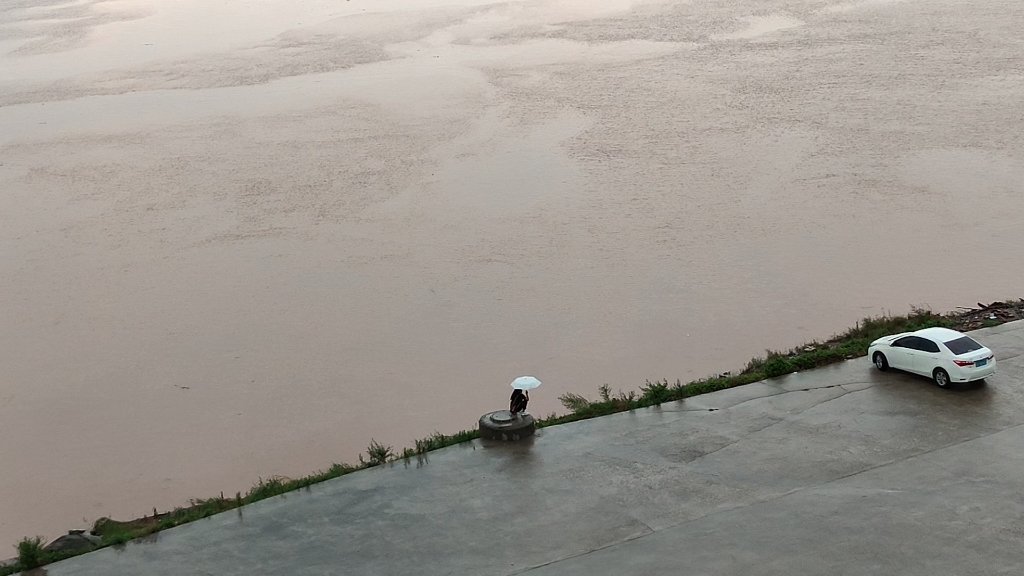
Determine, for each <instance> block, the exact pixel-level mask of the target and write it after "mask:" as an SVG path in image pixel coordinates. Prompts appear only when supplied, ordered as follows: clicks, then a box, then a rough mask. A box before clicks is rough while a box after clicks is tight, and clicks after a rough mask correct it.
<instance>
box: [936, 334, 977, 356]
mask: <svg viewBox="0 0 1024 576" xmlns="http://www.w3.org/2000/svg"><path fill="white" fill-rule="evenodd" d="M945 344H946V348H949V351H950V352H952V353H953V354H956V355H957V356H959V355H961V354H967V353H968V352H974V351H975V350H981V349H982V348H984V346H982V345H981V344H978V343H977V342H975V341H974V340H972V339H971V338H970V337H969V336H964V337H963V338H957V339H956V340H950V341H949V342H946V343H945Z"/></svg>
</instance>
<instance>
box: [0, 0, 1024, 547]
mask: <svg viewBox="0 0 1024 576" xmlns="http://www.w3.org/2000/svg"><path fill="white" fill-rule="evenodd" d="M1022 24H1024V4H1021V3H1020V2H1016V1H1014V0H984V1H980V2H974V3H972V4H971V6H965V5H964V3H963V2H959V1H955V0H904V1H900V2H897V1H890V2H886V1H879V0H872V1H865V2H834V1H831V0H793V1H773V2H768V1H759V0H743V1H739V0H735V1H714V2H692V3H687V2H672V1H638V2H632V1H628V0H586V1H584V0H573V1H566V0H552V1H547V2H544V1H525V2H503V3H498V2H488V1H484V0H479V1H455V2H450V1H446V2H440V1H437V0H427V1H416V2H412V1H410V0H389V1H386V0H374V1H373V2H369V1H367V0H352V1H346V2H333V1H320V0H314V1H304V2H294V1H285V0H260V1H254V0H247V1H244V2H243V1H241V0H231V1H227V2H219V3H212V4H211V3H209V2H205V1H200V0H173V1H172V0H118V1H106V2H101V1H94V0H82V1H77V2H71V3H59V2H55V1H50V0H11V1H5V2H4V4H3V5H2V6H0V544H2V543H4V542H8V543H13V542H15V541H16V540H17V539H19V538H20V537H22V536H26V535H32V534H41V535H45V536H48V537H54V536H56V535H58V534H59V533H60V532H61V531H62V530H64V529H67V528H71V527H75V526H78V525H82V524H84V523H85V522H86V521H92V520H94V519H95V518H97V517H99V516H112V517H115V518H122V519H125V518H129V517H134V516H138V515H141V514H144V513H146V512H148V511H151V510H152V508H153V507H154V506H156V507H157V508H158V509H160V510H166V509H168V508H170V507H173V506H175V505H182V504H185V503H186V502H187V500H188V499H189V498H193V497H205V496H209V495H213V494H217V493H219V492H221V491H224V492H225V493H228V494H233V493H234V492H235V491H239V490H241V491H243V492H244V491H245V490H246V489H248V487H249V486H250V485H251V484H252V483H253V482H254V481H255V480H256V479H257V478H259V477H263V478H267V477H269V476H272V475H284V476H300V475H303V474H306V473H309V472H312V471H313V470H315V469H318V468H322V467H326V466H327V465H329V464H330V463H331V462H333V461H349V462H353V461H355V459H356V455H357V454H358V453H359V452H360V451H362V450H363V449H365V447H366V445H367V444H368V443H369V440H370V438H375V439H377V440H379V441H383V442H384V443H386V444H391V445H394V446H396V447H402V446H407V445H411V444H412V440H413V438H417V437H423V436H426V435H428V434H430V433H431V432H432V431H434V430H439V431H442V432H454V431H456V430H459V429H463V428H469V427H471V426H473V425H474V423H475V420H476V418H477V417H478V416H479V415H480V414H481V413H484V412H486V411H489V410H492V409H497V408H499V407H501V406H502V405H503V403H504V402H506V401H507V391H508V389H507V382H508V381H510V380H511V379H512V378H514V377H516V376H519V375H521V374H533V375H535V376H537V377H539V378H540V379H541V380H542V381H544V387H543V388H542V389H541V390H539V391H538V393H536V394H534V395H533V396H534V401H533V403H532V404H531V411H532V412H534V413H535V414H546V413H549V412H552V411H555V410H561V407H560V406H559V405H558V402H557V400H556V398H557V396H558V395H559V394H561V393H563V392H566V391H574V392H577V393H581V394H585V395H588V396H592V397H593V396H596V391H597V387H598V386H599V385H601V384H603V383H608V384H610V385H611V386H612V387H613V388H623V389H630V388H633V387H635V386H637V385H639V384H642V383H643V382H644V380H645V379H648V378H649V379H655V378H662V377H666V378H670V379H673V380H674V379H676V378H681V379H683V380H688V379H693V378H697V377H702V376H705V375H708V374H710V373H713V372H721V371H724V370H729V369H735V368H737V367H739V366H740V365H742V363H743V362H745V361H746V360H747V359H749V358H750V357H752V356H755V355H757V354H759V353H762V352H763V350H764V349H765V348H766V347H780V348H781V347H786V346H790V345H795V344H797V343H800V342H802V341H805V340H807V339H812V338H819V337H827V336H829V335H830V334H832V333H834V332H836V331H840V330H842V329H844V328H846V327H847V326H849V325H851V324H852V323H853V322H854V321H855V320H856V319H858V318H860V317H863V316H865V315H871V314H878V313H881V312H883V311H885V310H891V311H893V312H894V313H902V312H905V311H907V309H908V308H909V306H911V305H927V306H931V307H933V308H935V309H939V310H945V309H949V308H952V307H954V306H957V305H970V304H973V303H974V302H976V301H978V300H986V301H987V300H995V299H1002V298H1010V297H1024V290H1022V286H1024V265H1022V264H1021V262H1022V260H1021V249H1022V247H1024V199H1022V196H1021V194H1022V190H1024V148H1022V147H1021V146H1020V142H1024V42H1022V41H1021V39H1020V33H1019V30H1020V27H1021V25H1022ZM2 545H4V546H6V544H2ZM4 556H5V554H3V553H2V552H0V557H4Z"/></svg>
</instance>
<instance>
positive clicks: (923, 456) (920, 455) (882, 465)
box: [513, 389, 1024, 574]
mask: <svg viewBox="0 0 1024 576" xmlns="http://www.w3.org/2000/svg"><path fill="white" fill-rule="evenodd" d="M865 390H866V389H865ZM773 396H774V394H773ZM772 426H774V424H772ZM1020 427H1024V423H1022V424H1016V425H1013V426H1010V427H1008V428H1004V429H1002V430H998V431H995V432H992V433H991V434H982V435H980V436H975V437H973V438H967V439H965V440H961V441H959V442H953V443H952V444H947V445H945V446H940V447H938V448H933V449H931V450H925V451H923V452H921V453H918V454H912V455H910V456H907V457H904V458H899V459H896V460H889V461H886V462H881V463H879V464H876V465H874V466H869V467H867V468H864V469H862V470H858V471H856V472H851V473H849V474H844V475H842V476H839V477H836V478H833V479H831V480H828V481H826V482H821V483H819V484H814V485H811V486H802V487H798V488H794V489H792V490H789V491H787V492H784V493H782V494H778V495H776V496H772V497H770V498H765V499H763V500H756V501H754V502H749V503H747V504H743V505H741V506H735V507H732V508H727V509H722V510H716V511H714V512H710V513H708V514H704V515H702V516H698V517H696V518H690V519H688V520H684V521H682V522H677V523H675V524H669V525H667V526H664V527H662V528H661V529H659V530H656V531H654V530H652V531H651V532H648V533H646V534H638V535H636V536H632V537H628V538H625V539H622V540H620V541H617V542H611V543H609V544H607V545H605V546H601V547H598V548H594V549H593V550H588V551H587V552H583V553H580V554H573V555H571V556H566V557H564V558H558V559H556V560H552V561H550V562H545V563H543V564H538V565H536V566H531V567H529V568H526V569H524V570H522V571H520V572H514V573H513V574H521V573H525V572H530V571H532V570H536V569H538V568H543V567H546V566H550V565H552V564H557V563H559V562H563V561H565V560H572V559H574V558H579V557H581V556H586V555H587V554H591V553H593V552H597V551H599V550H604V549H607V548H613V547H615V546H619V545H621V544H625V543H627V542H632V541H633V540H639V539H641V538H645V537H647V536H650V535H651V534H656V533H658V532H661V531H663V530H669V529H672V528H677V527H679V526H685V525H686V524H690V523H692V522H697V521H699V520H703V519H705V518H711V517H713V516H717V515H719V514H725V513H728V512H733V511H736V510H742V509H744V508H750V507H752V506H757V505H760V504H767V503H769V502H774V501H775V500H779V499H782V498H786V497H788V496H792V495H793V494H799V493H802V492H806V491H807V490H813V489H816V488H821V487H823V486H828V485H829V484H833V483H835V482H839V481H841V480H846V479H847V478H853V477H854V476H858V475H860V474H864V473H866V472H872V471H874V470H879V469H881V468H885V467H887V466H891V465H893V464H896V463H899V462H905V461H907V460H912V459H917V458H920V459H921V460H923V461H924V462H926V463H928V464H929V465H930V466H933V467H937V468H940V469H943V468H942V467H940V466H937V465H935V464H934V463H933V462H932V461H931V460H928V459H927V458H926V456H927V455H928V454H931V453H933V452H938V451H940V450H946V449H947V448H952V447H954V446H959V445H961V444H966V443H968V442H974V441H976V440H980V439H982V438H986V437H988V436H992V435H994V434H998V433H1000V432H1006V431H1009V430H1013V429H1015V428H1020ZM757 432H760V430H758V431H756V432H754V433H755V434H756V433H757ZM716 452H717V450H716ZM695 460H696V459H695ZM943 470H944V469H943ZM944 471H946V472H947V473H949V471H948V470H944Z"/></svg>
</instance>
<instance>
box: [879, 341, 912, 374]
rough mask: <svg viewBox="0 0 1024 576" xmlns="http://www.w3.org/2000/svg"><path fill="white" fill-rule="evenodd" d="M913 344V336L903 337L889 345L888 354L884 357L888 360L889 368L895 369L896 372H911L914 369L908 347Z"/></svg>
mask: <svg viewBox="0 0 1024 576" xmlns="http://www.w3.org/2000/svg"><path fill="white" fill-rule="evenodd" d="M913 342H914V337H913V336H904V337H903V338H898V339H896V340H895V341H893V343H892V344H890V345H889V353H888V354H886V357H887V358H888V360H889V366H890V367H891V368H896V369H897V370H913V369H914V357H913V355H912V354H911V352H913V350H911V348H910V345H911V344H912V343H913Z"/></svg>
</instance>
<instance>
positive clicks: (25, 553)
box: [15, 536, 45, 570]
mask: <svg viewBox="0 0 1024 576" xmlns="http://www.w3.org/2000/svg"><path fill="white" fill-rule="evenodd" d="M15 548H17V549H18V564H20V565H21V566H22V568H25V569H26V570H31V569H32V568H35V567H37V566H39V565H40V564H41V563H42V561H43V557H44V555H45V552H44V550H43V537H42V536H36V537H35V538H22V539H21V542H18V544H17V545H16V546H15Z"/></svg>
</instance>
